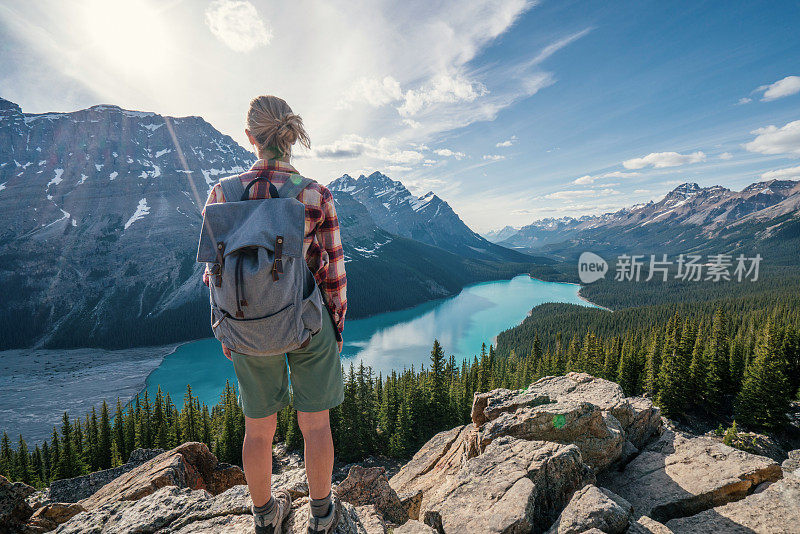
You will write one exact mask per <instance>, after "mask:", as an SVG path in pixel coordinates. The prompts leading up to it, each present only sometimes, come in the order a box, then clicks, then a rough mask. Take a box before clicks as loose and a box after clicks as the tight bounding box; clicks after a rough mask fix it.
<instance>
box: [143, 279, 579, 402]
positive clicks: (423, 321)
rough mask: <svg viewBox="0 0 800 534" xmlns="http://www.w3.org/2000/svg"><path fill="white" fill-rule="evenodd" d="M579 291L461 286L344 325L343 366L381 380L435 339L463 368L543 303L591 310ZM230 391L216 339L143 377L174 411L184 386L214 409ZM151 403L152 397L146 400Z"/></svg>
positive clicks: (523, 285)
mask: <svg viewBox="0 0 800 534" xmlns="http://www.w3.org/2000/svg"><path fill="white" fill-rule="evenodd" d="M579 289H580V286H578V285H575V284H563V283H556V282H543V281H541V280H536V279H534V278H531V277H529V276H517V277H515V278H513V279H511V280H498V281H494V282H484V283H480V284H475V285H471V286H468V287H465V288H464V289H463V290H462V291H461V293H459V294H458V295H456V296H454V297H450V298H446V299H440V300H435V301H430V302H426V303H424V304H420V305H418V306H415V307H413V308H409V309H406V310H400V311H395V312H388V313H381V314H378V315H373V316H372V317H366V318H364V319H353V320H348V321H347V322H346V324H345V330H344V341H345V344H344V349H343V351H342V360H343V363H344V365H345V367H349V364H350V362H351V361H352V362H354V363H355V364H356V365H358V363H359V362H360V361H363V362H364V363H365V364H366V365H369V366H371V367H372V368H373V370H374V371H375V372H376V373H378V372H382V373H384V374H386V372H387V371H391V370H392V369H398V370H401V369H403V368H404V367H411V365H414V366H415V367H417V368H418V367H419V365H420V364H422V363H425V364H426V365H427V364H428V358H429V356H430V350H431V345H432V344H433V340H434V339H438V340H439V343H441V345H442V347H443V348H444V350H445V353H446V354H447V355H448V356H449V355H450V354H453V355H455V356H456V361H458V362H459V363H460V361H461V360H462V359H463V358H471V357H472V356H473V355H476V354H478V353H479V352H480V350H481V344H482V343H486V344H487V345H488V344H490V343H493V342H494V339H495V337H496V336H497V334H499V333H500V332H502V331H503V330H506V329H508V328H510V327H512V326H515V325H517V324H519V323H521V322H522V321H523V319H525V317H526V316H527V315H528V313H529V312H530V310H531V308H533V307H534V306H536V305H538V304H543V303H545V302H569V303H573V304H580V305H583V306H593V304H591V303H589V302H587V301H585V300H583V299H582V298H581V297H579V296H578V290H579ZM226 379H227V380H230V381H231V383H233V384H235V383H236V379H235V376H234V374H233V366H232V364H231V363H230V362H229V361H228V360H227V359H226V358H225V357H224V356H223V355H222V351H221V350H220V344H219V342H218V341H217V340H216V339H214V338H209V339H202V340H199V341H193V342H190V343H186V344H184V345H181V346H180V347H179V348H178V349H177V350H176V351H175V352H174V353H173V354H170V355H169V356H167V357H166V358H164V361H163V362H162V364H161V365H160V366H159V367H158V368H157V369H156V370H154V371H153V372H152V373H151V374H150V376H149V377H148V378H147V382H146V385H145V387H146V389H147V390H148V392H149V393H150V395H154V394H155V391H156V389H157V387H158V386H159V385H160V386H161V389H162V391H163V392H164V393H167V392H169V394H170V395H171V397H172V401H173V402H174V403H175V405H176V406H178V407H180V406H181V405H182V404H183V395H184V392H185V391H186V385H187V384H191V385H192V392H193V393H194V394H195V395H197V396H198V397H199V399H200V401H201V402H205V403H207V404H208V405H209V406H212V405H214V404H216V402H217V400H218V399H219V395H220V393H221V392H222V388H223V387H224V385H225V380H226ZM151 398H152V397H151Z"/></svg>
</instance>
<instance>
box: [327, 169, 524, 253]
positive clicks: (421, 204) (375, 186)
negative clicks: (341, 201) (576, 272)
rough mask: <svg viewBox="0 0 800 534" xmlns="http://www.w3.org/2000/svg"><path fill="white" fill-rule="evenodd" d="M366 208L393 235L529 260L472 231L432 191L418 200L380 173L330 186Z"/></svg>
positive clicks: (339, 180)
mask: <svg viewBox="0 0 800 534" xmlns="http://www.w3.org/2000/svg"><path fill="white" fill-rule="evenodd" d="M328 187H329V188H330V190H331V191H340V192H344V193H348V194H350V195H351V196H352V197H353V198H355V199H356V200H358V201H359V202H361V203H362V204H363V205H364V206H366V208H367V210H368V211H369V213H370V215H371V216H372V218H373V220H374V221H375V223H376V224H377V225H378V226H380V227H381V228H383V229H384V230H386V231H387V232H391V233H393V234H397V235H400V236H403V237H408V238H411V239H415V240H417V241H421V242H423V243H427V244H429V245H434V246H437V247H439V248H442V249H444V250H447V251H450V252H453V253H455V254H458V255H460V256H464V257H467V258H474V259H486V260H495V261H497V260H499V261H518V262H524V261H530V260H531V258H530V257H527V256H526V255H524V254H521V253H519V252H516V251H513V250H510V249H507V248H505V247H501V246H498V245H496V244H494V243H491V242H489V241H488V240H486V239H485V238H484V237H482V236H480V235H478V234H477V233H475V232H473V231H472V230H471V229H470V228H469V227H468V226H467V225H466V224H464V222H463V221H462V220H461V218H460V217H459V216H458V215H457V214H456V213H455V212H454V211H453V209H452V208H451V207H450V205H449V204H448V203H447V202H445V201H444V200H442V199H441V198H439V197H438V196H437V195H436V194H435V193H434V192H433V191H430V192H428V193H426V194H424V195H422V196H421V197H415V196H414V195H412V194H411V192H410V191H409V190H408V189H407V188H406V187H405V186H404V185H403V183H402V182H400V181H397V180H392V179H391V178H389V177H388V176H386V175H385V174H382V173H380V172H378V171H376V172H373V173H372V174H370V175H369V176H364V175H361V176H359V177H358V178H353V177H352V176H350V175H349V174H345V175H343V176H341V177H340V178H337V179H336V180H334V181H332V182H331V183H330V184H328Z"/></svg>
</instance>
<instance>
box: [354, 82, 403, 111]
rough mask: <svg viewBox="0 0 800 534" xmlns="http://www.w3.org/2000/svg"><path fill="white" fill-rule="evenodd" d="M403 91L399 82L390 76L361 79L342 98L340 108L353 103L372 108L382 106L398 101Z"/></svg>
mask: <svg viewBox="0 0 800 534" xmlns="http://www.w3.org/2000/svg"><path fill="white" fill-rule="evenodd" d="M402 96H403V91H402V89H400V82H398V81H397V80H395V79H394V78H392V77H391V76H384V78H383V79H382V80H379V79H377V78H361V79H359V80H358V81H357V82H356V83H354V84H353V86H352V87H351V88H350V89H349V90H348V92H347V93H346V94H345V96H344V101H343V102H342V103H341V104H340V105H341V106H342V107H349V106H350V104H352V103H353V102H366V103H368V104H370V105H371V106H374V107H380V106H384V105H386V104H390V103H392V102H396V101H398V100H400V98H402Z"/></svg>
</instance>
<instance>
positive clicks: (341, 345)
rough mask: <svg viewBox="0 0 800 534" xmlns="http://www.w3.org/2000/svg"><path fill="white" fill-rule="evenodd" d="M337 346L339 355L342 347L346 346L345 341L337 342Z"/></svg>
mask: <svg viewBox="0 0 800 534" xmlns="http://www.w3.org/2000/svg"><path fill="white" fill-rule="evenodd" d="M336 344H337V345H338V346H339V354H341V353H342V347H343V346H344V341H337V342H336Z"/></svg>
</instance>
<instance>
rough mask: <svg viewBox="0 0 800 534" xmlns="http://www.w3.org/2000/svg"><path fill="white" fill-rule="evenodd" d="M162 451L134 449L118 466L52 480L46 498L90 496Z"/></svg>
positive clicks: (71, 499)
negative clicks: (124, 461) (126, 460)
mask: <svg viewBox="0 0 800 534" xmlns="http://www.w3.org/2000/svg"><path fill="white" fill-rule="evenodd" d="M162 452H164V449H136V450H134V451H133V452H132V453H131V455H130V457H129V458H128V462H127V463H125V464H123V465H120V466H118V467H112V468H111V469H104V470H103V471H96V472H94V473H89V474H88V475H83V476H80V477H75V478H65V479H62V480H54V481H53V482H52V483H51V484H50V489H49V490H48V491H47V500H48V501H49V502H62V503H69V502H78V501H80V500H82V499H85V498H87V497H89V496H91V495H92V494H93V493H95V492H96V491H97V490H99V489H100V488H102V487H103V486H105V485H106V484H108V483H109V482H111V481H112V480H114V479H115V478H117V477H119V476H121V475H123V474H125V473H127V472H129V471H132V470H133V469H135V468H137V467H139V466H140V465H142V464H143V463H145V462H147V461H148V460H152V459H153V458H155V457H156V456H158V455H159V454H161V453H162Z"/></svg>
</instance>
